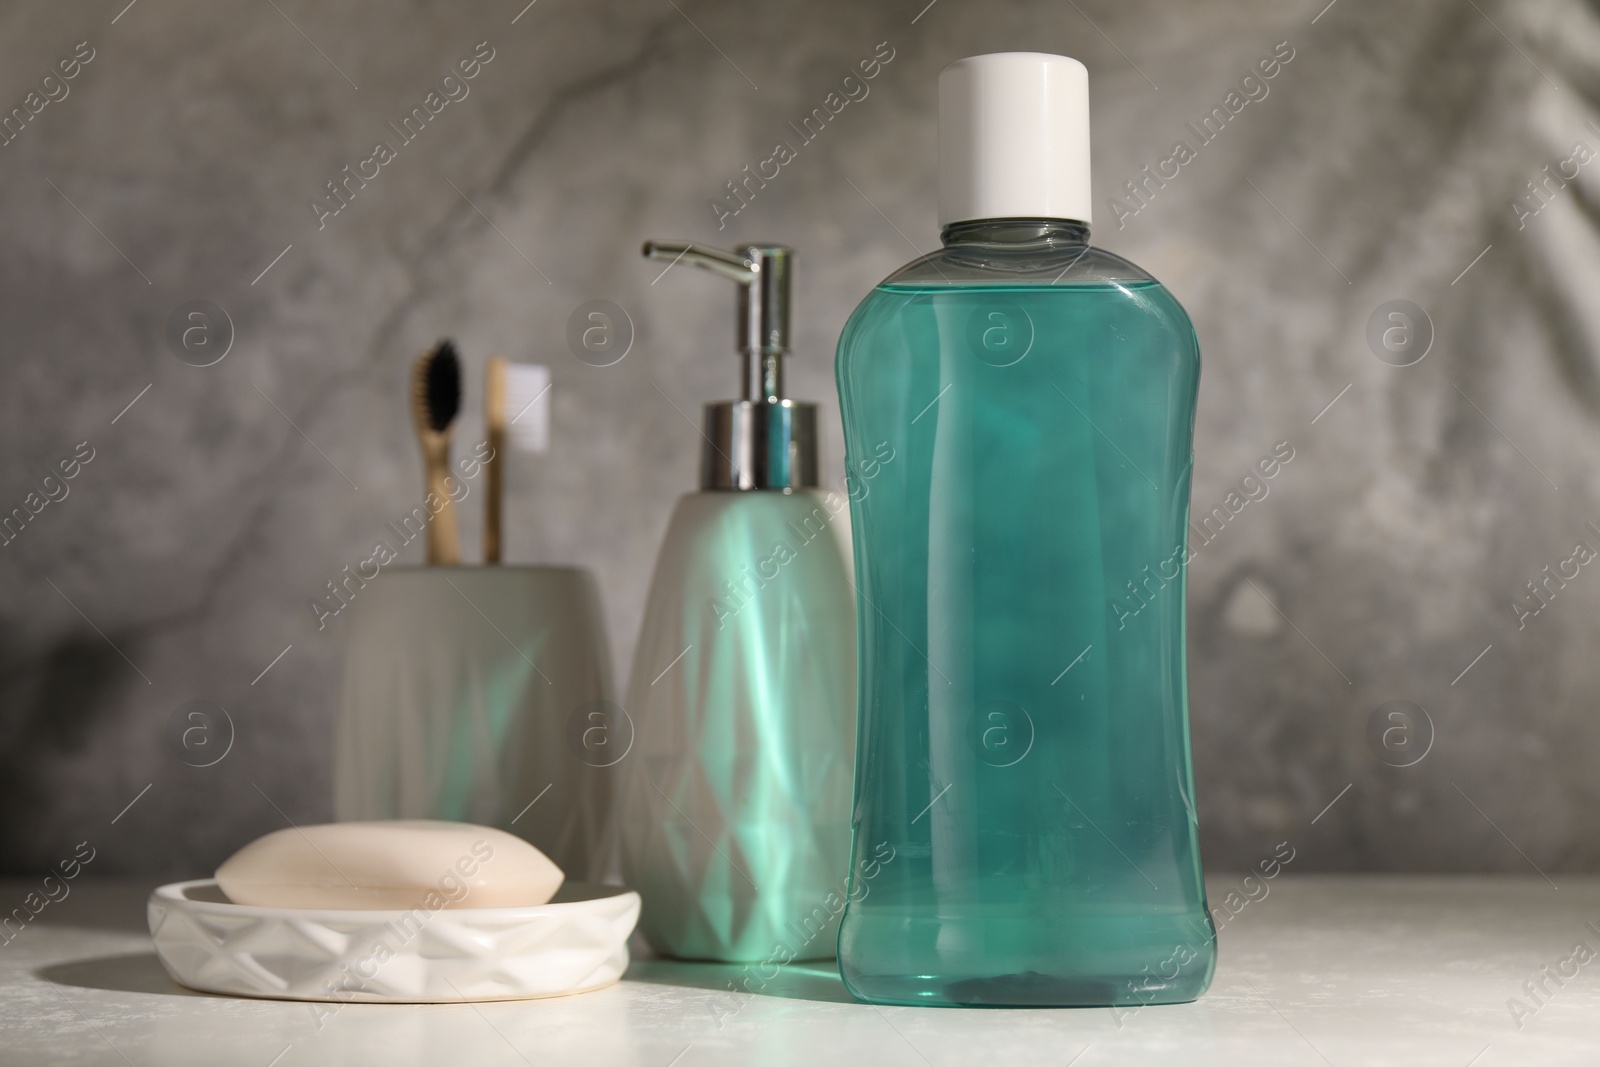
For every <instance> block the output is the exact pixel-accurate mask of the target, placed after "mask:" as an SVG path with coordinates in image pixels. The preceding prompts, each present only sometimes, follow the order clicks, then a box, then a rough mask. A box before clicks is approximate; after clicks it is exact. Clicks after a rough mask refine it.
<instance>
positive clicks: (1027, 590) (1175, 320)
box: [838, 54, 1215, 1006]
mask: <svg viewBox="0 0 1600 1067" xmlns="http://www.w3.org/2000/svg"><path fill="white" fill-rule="evenodd" d="M1013 55H1015V54H1013ZM1029 55H1031V54H1029ZM999 58H1001V57H993V56H988V57H980V59H983V60H995V59H999ZM1035 58H1036V60H1037V58H1039V57H1035ZM1042 58H1044V59H1048V60H1051V61H1060V62H1063V63H1072V62H1073V61H1071V60H1061V59H1060V57H1042ZM964 62H971V61H964ZM1079 69H1080V70H1081V68H1079ZM944 106H945V101H944V100H941V108H942V109H943V108H944ZM1085 106H1086V105H1085ZM944 136H945V135H944V133H943V131H941V138H942V139H944ZM942 149H946V150H947V149H948V146H942ZM1084 167H1085V169H1086V167H1087V161H1086V159H1085V161H1084ZM979 199H980V200H981V197H980V198H979ZM1083 199H1084V200H1085V201H1086V200H1087V178H1086V176H1085V178H1084V191H1083ZM1023 202H1024V203H1025V202H1026V198H1024V201H1023ZM980 206H981V205H980ZM946 213H947V212H946ZM1081 214H1083V215H1084V216H1085V217H1086V216H1087V214H1088V212H1087V211H1086V210H1084V211H1082V212H1081ZM1088 237H1089V234H1088V227H1087V225H1086V224H1085V223H1084V222H1082V221H1076V220H1073V219H1070V218H1047V217H1036V218H1026V217H1011V218H975V219H961V220H959V221H955V222H952V223H949V224H948V225H946V226H945V227H944V230H943V240H944V247H943V248H942V249H941V250H940V251H938V252H935V253H933V254H932V255H929V256H925V257H923V258H921V259H919V260H917V261H916V262H914V263H912V264H910V265H909V266H907V267H905V268H903V269H902V270H900V271H898V272H896V273H895V274H893V275H891V276H890V277H889V278H888V279H887V280H886V281H884V282H883V283H882V284H880V285H879V286H878V287H877V288H876V289H875V290H873V292H872V293H871V294H870V295H869V296H868V297H867V298H866V299H865V300H864V301H863V302H862V303H861V305H860V306H859V307H858V308H857V309H856V311H855V313H854V314H853V315H852V316H851V318H850V320H849V322H848V323H847V325H846V327H845V330H844V334H843V336H842V337H841V339H840V341H839V350H838V380H839V395H840V402H841V407H842V409H843V421H844V432H845V442H846V453H847V461H848V462H850V463H851V464H852V470H854V468H855V464H857V462H858V461H859V460H860V458H861V457H864V456H867V455H869V454H872V453H873V450H874V449H876V448H878V447H880V443H881V442H888V443H889V445H890V446H892V449H893V454H894V456H895V458H894V460H893V461H892V462H890V463H883V464H878V465H877V466H876V469H875V476H874V477H873V479H872V481H871V483H870V484H871V491H870V492H868V493H859V494H858V493H852V494H851V495H852V517H853V522H852V525H853V531H854V538H855V567H856V580H857V593H858V599H857V630H858V644H859V722H858V733H857V760H856V783H855V805H854V812H853V831H854V844H853V860H854V862H853V864H852V882H851V888H850V893H849V903H848V905H847V907H846V910H845V915H844V919H843V921H842V924H841V928H840V935H839V962H840V969H841V972H842V974H843V977H844V980H845V983H846V984H847V985H848V987H849V988H850V990H851V991H852V992H853V993H854V994H855V995H856V996H857V997H860V998H861V999H863V1000H868V1001H874V1002H878V1003H885V1004H936V1005H1102V1006H1105V1005H1123V1006H1131V1005H1142V1004H1150V1003H1170V1002H1177V1001H1186V1000H1193V999H1194V998H1196V997H1197V996H1199V995H1200V994H1201V993H1202V992H1203V991H1204V990H1205V989H1206V987H1207V986H1208V985H1209V983H1210V981H1211V975H1212V971H1213V968H1214V965H1215V934H1214V929H1213V926H1212V924H1211V919H1210V915H1209V912H1208V909H1207V906H1206V899H1205V888H1204V884H1203V882H1202V880H1201V868H1200V857H1199V849H1198V844H1197V840H1196V834H1195V829H1196V818H1195V812H1194V806H1193V803H1192V797H1193V781H1192V772H1191V768H1190V760H1189V733H1188V709H1187V682H1186V669H1185V656H1184V568H1185V564H1186V562H1187V535H1186V528H1187V523H1188V502H1189V479H1190V471H1191V467H1192V462H1193V453H1192V440H1193V426H1194V410H1195V400H1196V390H1197V387H1198V384H1199V374H1200V358H1199V350H1198V345H1197V342H1196V338H1195V334H1194V330H1193V327H1192V326H1191V325H1190V322H1189V319H1188V317H1187V316H1186V315H1185V313H1184V311H1183V309H1182V308H1181V307H1180V306H1179V305H1178V303H1177V301H1176V300H1174V299H1173V297H1172V295H1171V294H1170V293H1168V292H1167V290H1166V289H1165V288H1163V287H1162V286H1161V285H1160V284H1159V283H1158V282H1156V281H1155V280H1154V279H1153V278H1151V277H1150V276H1149V275H1148V274H1146V273H1145V272H1144V271H1142V270H1140V269H1139V268H1138V267H1136V266H1134V265H1133V264H1131V263H1129V262H1127V261H1126V260H1124V259H1121V258H1119V257H1117V256H1115V255H1112V254H1111V253H1108V252H1104V251H1101V250H1099V249H1095V248H1092V247H1091V246H1090V245H1089V244H1088ZM886 855H887V856H891V857H892V858H890V859H888V860H887V861H884V856H886ZM867 871H870V872H871V874H870V877H868V875H867V874H866V873H865V872H867Z"/></svg>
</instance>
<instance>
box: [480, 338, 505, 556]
mask: <svg viewBox="0 0 1600 1067" xmlns="http://www.w3.org/2000/svg"><path fill="white" fill-rule="evenodd" d="M483 427H484V436H485V437H487V438H488V441H489V458H488V460H487V461H485V463H484V467H486V468H487V471H486V474H487V477H486V478H485V479H484V482H485V485H484V496H483V562H484V563H499V562H500V555H501V547H500V530H501V514H502V510H503V506H504V505H503V503H502V502H503V501H504V500H505V462H504V460H503V459H502V458H501V457H502V456H503V455H504V453H505V450H506V361H505V358H504V357H502V356H495V357H494V358H492V359H490V360H489V362H488V363H487V364H486V365H485V366H484V373H483Z"/></svg>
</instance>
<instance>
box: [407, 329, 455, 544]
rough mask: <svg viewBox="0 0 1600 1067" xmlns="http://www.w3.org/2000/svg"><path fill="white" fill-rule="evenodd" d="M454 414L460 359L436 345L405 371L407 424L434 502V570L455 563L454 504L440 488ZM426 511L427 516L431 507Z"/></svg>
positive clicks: (430, 529) (447, 462) (446, 347)
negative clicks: (413, 433) (408, 380)
mask: <svg viewBox="0 0 1600 1067" xmlns="http://www.w3.org/2000/svg"><path fill="white" fill-rule="evenodd" d="M460 410H461V361H460V360H459V359H458V358H457V357H456V349H455V346H454V345H452V344H451V343H450V342H449V341H440V342H439V343H438V344H437V345H435V346H434V348H433V350H432V351H431V352H424V353H423V354H422V355H420V356H418V357H417V361H416V363H415V364H413V365H412V368H411V420H412V422H413V423H415V424H416V428H417V441H418V443H419V444H421V446H422V465H423V473H424V477H425V480H426V485H427V490H428V495H429V497H437V498H438V500H439V501H440V504H439V509H438V511H437V512H436V513H434V515H433V519H432V521H430V522H429V523H428V562H429V563H430V564H434V565H436V566H455V565H457V564H459V563H460V562H461V537H460V534H459V532H458V531H457V530H456V513H455V502H454V501H453V500H452V499H451V498H450V493H449V490H448V489H447V488H446V486H445V480H446V479H447V478H448V477H449V475H450V424H451V423H452V422H453V421H455V417H456V414H457V412H459V411H460ZM428 510H429V511H430V512H433V507H432V505H431V504H430V505H428Z"/></svg>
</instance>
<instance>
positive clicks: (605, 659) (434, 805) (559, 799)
mask: <svg viewBox="0 0 1600 1067" xmlns="http://www.w3.org/2000/svg"><path fill="white" fill-rule="evenodd" d="M350 607H351V614H352V618H351V628H350V633H349V638H348V643H347V645H346V650H345V659H344V669H343V679H342V683H341V686H340V694H339V704H338V712H337V716H336V719H335V723H334V775H333V779H334V782H333V789H334V797H333V807H334V816H335V818H337V819H339V820H341V821H344V820H357V819H448V820H454V821H461V822H473V823H479V824H482V825H487V826H495V827H499V828H500V829H503V830H507V831H510V832H511V833H515V834H518V835H520V836H521V837H523V838H524V839H526V840H528V841H530V842H531V843H532V844H534V845H535V846H536V847H538V848H539V849H540V850H542V851H543V852H544V853H545V854H546V855H548V856H549V857H550V858H551V859H552V860H554V861H555V862H556V863H557V864H558V865H559V866H560V867H561V869H562V870H563V871H565V872H566V874H567V877H568V878H569V879H578V880H593V881H599V880H600V879H601V878H603V877H604V876H605V875H606V874H607V873H608V868H609V867H610V866H611V862H612V852H613V849H614V836H613V820H612V815H611V797H612V794H613V791H614V789H613V780H612V778H613V776H614V775H615V774H617V773H619V770H618V768H617V764H619V763H620V762H621V761H622V759H623V758H624V757H625V756H626V755H627V752H628V751H629V749H630V748H631V744H632V730H631V724H630V723H629V722H628V720H627V716H626V713H625V712H623V711H622V709H621V708H620V707H618V706H617V705H616V704H615V703H614V702H613V700H612V694H613V689H612V678H611V660H610V654H609V651H608V648H607V643H606V635H605V626H604V621H603V616H602V611H601V605H600V593H599V588H598V586H597V585H596V583H595V580H594V576H593V575H592V574H590V573H589V571H587V570H585V569H583V568H579V567H557V566H517V567H411V568H396V569H394V570H393V571H392V572H391V571H388V570H386V571H385V572H384V574H383V576H382V577H381V578H380V579H379V580H377V581H376V582H374V583H372V584H371V585H370V586H368V587H366V588H364V589H363V590H362V593H361V596H360V598H359V599H355V600H353V601H352V602H351V605H350Z"/></svg>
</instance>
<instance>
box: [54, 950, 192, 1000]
mask: <svg viewBox="0 0 1600 1067" xmlns="http://www.w3.org/2000/svg"><path fill="white" fill-rule="evenodd" d="M34 973H35V974H36V975H38V977H40V978H43V979H44V980H45V981H47V982H54V983H55V984H56V985H64V986H77V987H78V988H79V989H107V990H110V991H111V992H113V993H159V994H162V995H164V996H169V997H210V996H211V995H212V994H210V993H198V992H196V991H195V990H193V989H187V988H185V987H183V986H181V985H179V984H178V983H177V982H174V981H173V980H172V977H171V976H170V975H169V974H167V971H166V968H164V967H162V966H161V961H160V960H159V959H157V958H156V954H155V953H154V952H135V953H132V954H125V955H121V956H95V957H92V958H90V959H83V960H69V961H67V962H66V963H53V964H51V965H50V966H48V967H41V968H39V969H38V970H37V971H35V972H34Z"/></svg>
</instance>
